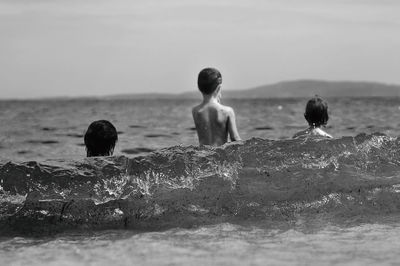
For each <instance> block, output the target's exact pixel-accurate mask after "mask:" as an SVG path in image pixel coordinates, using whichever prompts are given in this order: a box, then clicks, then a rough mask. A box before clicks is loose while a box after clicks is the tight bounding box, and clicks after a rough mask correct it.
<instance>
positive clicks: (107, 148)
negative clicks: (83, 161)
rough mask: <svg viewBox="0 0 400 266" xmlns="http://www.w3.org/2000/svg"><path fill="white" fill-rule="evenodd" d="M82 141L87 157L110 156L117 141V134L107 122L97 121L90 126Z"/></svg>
mask: <svg viewBox="0 0 400 266" xmlns="http://www.w3.org/2000/svg"><path fill="white" fill-rule="evenodd" d="M84 140H85V146H86V156H87V157H93V156H111V155H112V154H113V152H114V147H115V143H116V142H117V140H118V134H117V130H116V129H115V127H114V126H113V124H111V123H110V122H109V121H107V120H98V121H94V122H93V123H91V124H90V126H89V127H88V129H87V131H86V134H85V137H84Z"/></svg>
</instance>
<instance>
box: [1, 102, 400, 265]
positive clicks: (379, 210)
mask: <svg viewBox="0 0 400 266" xmlns="http://www.w3.org/2000/svg"><path fill="white" fill-rule="evenodd" d="M229 103H230V104H231V105H232V106H234V107H235V109H236V112H237V114H238V122H239V127H240V132H241V134H242V137H243V138H245V139H246V138H249V137H251V136H258V137H264V138H270V139H282V140H263V139H258V138H255V139H251V140H249V141H246V142H244V143H239V144H228V145H226V146H224V147H222V148H215V149H209V148H199V147H195V146H187V145H190V144H195V143H196V136H195V133H194V131H193V130H192V129H191V128H192V127H193V125H192V121H191V117H190V112H189V111H188V110H190V106H191V105H193V104H194V102H193V101H189V100H187V101H180V102H179V105H178V102H177V101H171V100H168V101H160V100H157V101H156V100H151V101H145V102H142V101H97V100H82V101H76V100H73V101H39V102H35V101H32V102H0V109H1V111H2V112H0V119H1V124H2V127H1V128H0V133H1V134H0V135H1V136H2V137H1V138H2V139H1V143H0V146H1V147H0V152H1V153H0V155H1V156H0V158H1V161H3V162H2V163H0V235H1V238H0V258H1V261H0V265H26V264H28V263H29V264H32V265H44V264H49V265H110V264H114V265H131V264H140V265H171V264H178V265H183V264H185V265H186V264H190V265H204V264H207V265H239V264H240V265H243V264H246V265H265V264H271V265H292V264H298V265H309V264H314V265H332V264H345V265H376V264H380V265H393V264H397V263H398V260H399V259H400V257H399V255H398V252H397V251H398V250H399V246H400V241H398V239H399V237H400V223H399V222H398V220H399V218H400V215H399V214H400V196H399V195H400V194H399V192H400V190H399V187H400V139H398V138H395V136H396V135H397V132H399V130H400V126H399V124H398V123H396V122H394V121H400V120H399V119H398V118H400V111H399V106H400V100H398V99H364V100H363V99H356V100H353V101H350V100H349V99H346V100H341V99H336V100H330V102H329V103H330V109H331V120H330V121H329V125H330V126H329V127H328V128H327V131H328V132H329V133H331V134H333V135H335V136H338V137H339V136H341V135H350V136H355V137H345V138H337V139H334V140H322V139H310V140H295V141H293V140H286V139H287V138H289V137H290V136H291V135H293V134H294V133H295V132H296V131H297V130H299V129H302V128H303V127H304V121H303V120H304V119H303V118H302V112H303V108H304V101H303V100H277V101H272V100H256V101H231V102H229ZM376 110H379V112H376ZM171 113H172V114H173V115H172V116H170V115H169V114H171ZM398 116H399V117H398ZM102 118H106V119H110V120H112V121H113V122H114V123H115V124H116V125H117V129H118V130H120V131H121V132H122V133H121V134H120V141H119V143H118V146H117V150H116V153H117V155H126V156H128V157H125V156H117V157H113V158H103V159H82V157H84V149H83V147H82V146H81V144H82V134H83V132H84V131H85V129H86V127H87V125H88V124H89V123H90V121H91V120H93V119H102ZM375 131H379V132H382V133H385V134H388V135H389V136H384V135H382V134H375V135H365V134H364V135H362V134H361V135H357V134H358V133H361V132H366V133H372V132H375ZM356 135H357V136H356ZM177 144H183V145H181V146H176V147H170V146H173V145H177ZM163 147H168V148H166V149H162V150H158V149H159V148H163ZM138 148H139V149H138ZM153 149H154V150H155V149H157V151H156V152H155V153H151V154H149V151H151V150H153ZM22 151H25V152H22ZM138 156H139V157H138ZM49 158H52V159H51V160H48V159H49ZM9 160H11V161H12V162H10V163H6V162H7V161H9ZM20 161H25V162H23V163H20Z"/></svg>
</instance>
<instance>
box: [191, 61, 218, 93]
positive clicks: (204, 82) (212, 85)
mask: <svg viewBox="0 0 400 266" xmlns="http://www.w3.org/2000/svg"><path fill="white" fill-rule="evenodd" d="M221 83H222V76H221V73H220V72H219V71H218V70H217V69H215V68H205V69H203V70H202V71H200V73H199V77H198V79H197V85H198V87H199V90H200V91H201V93H203V94H206V95H210V94H212V93H214V92H215V91H216V89H217V88H218V86H219V85H220V84H221Z"/></svg>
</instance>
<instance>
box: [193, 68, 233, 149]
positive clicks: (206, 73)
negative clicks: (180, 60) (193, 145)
mask: <svg viewBox="0 0 400 266" xmlns="http://www.w3.org/2000/svg"><path fill="white" fill-rule="evenodd" d="M221 83H222V76H221V73H220V72H219V71H218V70H217V69H215V68H205V69H203V70H202V71H200V73H199V76H198V81H197V85H198V87H199V90H200V91H201V93H202V94H203V102H202V103H201V104H200V105H198V106H195V107H194V108H193V109H192V115H193V120H194V123H195V125H196V130H197V135H198V137H199V143H200V144H201V145H213V146H219V145H223V144H225V143H226V142H227V141H228V135H229V136H230V139H231V141H237V140H240V136H239V133H238V131H237V128H236V118H235V112H234V111H233V109H232V108H231V107H228V106H224V105H222V104H221V103H220V99H221Z"/></svg>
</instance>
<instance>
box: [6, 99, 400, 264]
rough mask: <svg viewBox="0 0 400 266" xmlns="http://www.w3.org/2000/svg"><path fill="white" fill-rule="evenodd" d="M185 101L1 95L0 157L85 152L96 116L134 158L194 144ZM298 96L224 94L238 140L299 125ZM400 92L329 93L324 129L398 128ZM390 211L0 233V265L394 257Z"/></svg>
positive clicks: (393, 131) (398, 227)
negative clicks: (189, 225) (154, 228)
mask: <svg viewBox="0 0 400 266" xmlns="http://www.w3.org/2000/svg"><path fill="white" fill-rule="evenodd" d="M195 103H196V101H192V100H179V101H174V100H140V101H139V100H129V101H128V100H126V101H125V100H118V101H116V100H112V101H111V100H110V101H105V100H63V101H29V102H10V101H3V102H0V123H1V127H0V138H1V139H0V140H1V142H0V158H1V160H2V161H8V160H12V161H27V160H36V161H38V160H39V161H40V160H45V159H47V158H67V159H68V158H70V159H72V158H76V157H83V156H84V155H85V150H84V147H83V146H82V143H83V136H82V135H83V134H84V132H85V130H86V128H87V126H88V124H89V123H90V122H91V121H93V120H96V119H108V120H110V121H112V122H113V123H114V124H115V125H116V127H117V129H118V130H119V131H120V134H119V137H120V140H119V142H118V145H117V148H116V154H125V155H128V156H135V155H138V154H141V155H142V154H144V153H146V152H147V151H150V150H154V149H159V148H162V147H168V146H172V145H179V144H183V145H195V144H196V141H197V139H196V135H195V131H194V130H193V122H192V120H191V113H190V108H191V106H192V105H194V104H195ZM305 103H306V101H305V100H240V101H239V100H229V101H226V104H229V105H231V106H233V107H234V108H235V110H236V113H237V120H238V125H239V131H240V133H241V136H242V138H244V139H247V138H250V137H262V138H271V139H281V138H289V137H290V136H292V135H293V134H294V133H295V132H296V131H298V130H301V129H303V128H304V127H306V124H305V121H304V118H303V113H304V106H305ZM399 106H400V100H399V99H352V100H350V99H332V100H329V108H330V115H331V119H330V121H329V126H328V128H327V131H328V132H329V133H331V134H332V135H334V136H336V137H340V136H342V135H351V136H354V135H356V134H358V133H362V132H365V133H372V132H382V133H385V134H388V135H391V136H397V135H398V132H400V110H399ZM398 218H400V217H398V215H397V214H388V215H387V216H380V217H373V216H371V217H367V218H366V217H359V216H357V217H352V218H351V219H349V221H347V222H346V223H336V222H331V223H330V222H327V221H326V219H321V220H319V219H318V218H316V217H314V218H312V219H310V220H304V217H299V219H298V220H296V221H295V222H293V221H292V220H291V221H288V222H285V221H280V222H276V223H271V222H267V221H265V222H263V221H259V222H258V223H250V224H246V223H244V222H241V223H237V224H236V223H234V224H231V223H221V224H215V225H209V226H202V227H199V228H193V229H180V228H173V229H170V230H167V231H160V232H135V231H123V230H121V231H103V232H85V233H82V232H71V233H65V234H62V235H57V236H53V237H48V236H44V237H42V238H28V237H17V238H0V258H1V260H0V265H26V264H31V265H43V264H52V265H110V264H114V265H132V264H140V265H171V264H182V265H183V264H185V265H186V264H190V265H204V264H216V265H243V264H250V265H265V264H272V265H280V264H299V265H308V264H315V265H331V264H338V263H339V264H348V265H366V264H369V265H376V264H383V265H391V264H392V265H394V264H398V261H399V259H400V256H399V255H398V250H399V247H400V241H399V238H400V223H399V222H397V221H398Z"/></svg>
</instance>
